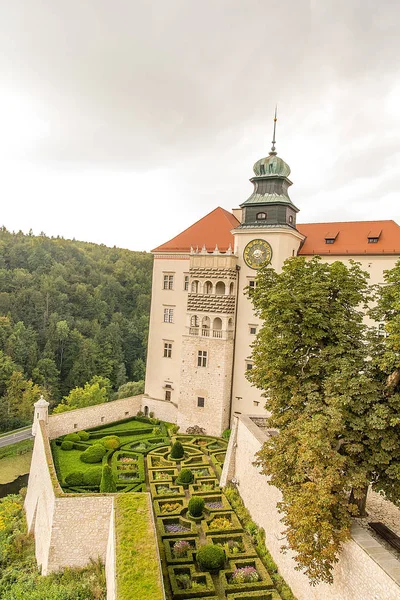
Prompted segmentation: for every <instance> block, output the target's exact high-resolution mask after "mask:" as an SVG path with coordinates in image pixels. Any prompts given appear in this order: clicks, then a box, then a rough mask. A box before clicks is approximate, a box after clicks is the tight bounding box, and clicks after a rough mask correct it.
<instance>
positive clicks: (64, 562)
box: [25, 421, 114, 575]
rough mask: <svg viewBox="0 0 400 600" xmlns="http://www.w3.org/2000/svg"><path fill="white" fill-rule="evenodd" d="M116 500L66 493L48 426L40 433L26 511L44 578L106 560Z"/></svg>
mask: <svg viewBox="0 0 400 600" xmlns="http://www.w3.org/2000/svg"><path fill="white" fill-rule="evenodd" d="M113 506H114V497H113V495H112V494H110V495H103V496H100V495H96V496H90V495H86V494H79V495H77V496H72V495H67V494H64V493H63V492H62V490H61V488H60V486H59V484H58V481H57V477H56V473H55V469H54V465H53V461H52V457H51V450H50V444H49V439H48V437H47V432H46V428H45V425H44V423H43V421H40V427H38V428H37V432H36V437H35V444H34V449H33V455H32V465H31V471H30V474H29V481H28V491H27V495H26V499H25V511H26V517H27V522H28V529H29V531H30V532H31V533H33V534H34V537H35V548H36V560H37V562H38V565H40V566H41V568H42V574H43V575H47V574H48V573H50V572H51V571H57V570H58V569H61V568H63V567H67V566H69V567H83V566H85V565H86V564H87V563H88V562H89V559H90V558H93V559H94V560H96V559H97V558H99V557H100V558H101V559H102V560H103V561H105V559H106V550H107V542H108V535H109V530H110V517H111V514H112V512H113Z"/></svg>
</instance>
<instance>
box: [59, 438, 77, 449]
mask: <svg viewBox="0 0 400 600" xmlns="http://www.w3.org/2000/svg"><path fill="white" fill-rule="evenodd" d="M73 447H74V442H71V441H70V440H64V441H63V442H61V446H60V448H61V450H72V448H73Z"/></svg>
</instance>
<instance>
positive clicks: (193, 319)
mask: <svg viewBox="0 0 400 600" xmlns="http://www.w3.org/2000/svg"><path fill="white" fill-rule="evenodd" d="M198 326H199V317H198V316H197V315H192V316H191V317H190V327H198Z"/></svg>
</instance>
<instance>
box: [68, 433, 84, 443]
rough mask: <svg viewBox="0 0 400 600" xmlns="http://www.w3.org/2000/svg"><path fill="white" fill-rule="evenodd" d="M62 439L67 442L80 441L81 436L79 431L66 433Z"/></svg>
mask: <svg viewBox="0 0 400 600" xmlns="http://www.w3.org/2000/svg"><path fill="white" fill-rule="evenodd" d="M64 441H67V442H80V441H81V438H80V435H79V433H67V435H66V436H65V437H64Z"/></svg>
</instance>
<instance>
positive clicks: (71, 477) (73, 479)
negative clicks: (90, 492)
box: [65, 471, 83, 485]
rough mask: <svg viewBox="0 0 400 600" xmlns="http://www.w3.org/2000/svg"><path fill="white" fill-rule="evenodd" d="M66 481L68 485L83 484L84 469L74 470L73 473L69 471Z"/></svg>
mask: <svg viewBox="0 0 400 600" xmlns="http://www.w3.org/2000/svg"><path fill="white" fill-rule="evenodd" d="M65 483H66V484H67V485H82V483H83V473H82V471H73V472H72V473H68V475H67V476H66V478H65Z"/></svg>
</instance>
